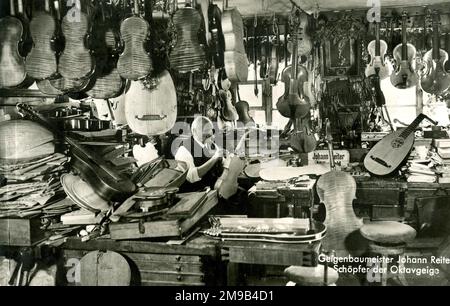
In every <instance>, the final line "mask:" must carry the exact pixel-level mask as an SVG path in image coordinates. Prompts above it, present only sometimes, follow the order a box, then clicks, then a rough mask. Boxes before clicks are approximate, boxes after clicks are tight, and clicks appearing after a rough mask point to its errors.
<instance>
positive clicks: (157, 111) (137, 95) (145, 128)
mask: <svg viewBox="0 0 450 306" xmlns="http://www.w3.org/2000/svg"><path fill="white" fill-rule="evenodd" d="M152 81H154V84H151V82H152ZM125 117H126V118H127V122H128V125H129V127H130V128H131V130H133V132H135V133H138V134H141V135H147V136H154V135H161V134H164V133H166V132H167V131H169V130H170V129H171V128H172V127H173V126H174V124H175V121H176V119H177V95H176V89H175V85H174V83H173V80H172V77H171V76H170V73H169V72H168V71H166V70H165V71H163V72H162V73H161V74H160V75H158V76H157V77H156V78H155V79H154V80H149V81H133V82H131V85H130V88H129V89H128V90H127V91H126V93H125Z"/></svg>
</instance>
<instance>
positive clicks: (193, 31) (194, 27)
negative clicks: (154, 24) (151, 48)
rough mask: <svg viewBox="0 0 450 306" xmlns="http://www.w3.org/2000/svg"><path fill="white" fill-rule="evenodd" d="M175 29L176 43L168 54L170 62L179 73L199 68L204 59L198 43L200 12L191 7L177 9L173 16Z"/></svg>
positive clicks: (203, 53) (200, 21)
mask: <svg viewBox="0 0 450 306" xmlns="http://www.w3.org/2000/svg"><path fill="white" fill-rule="evenodd" d="M173 23H174V24H175V27H176V29H177V36H178V38H177V43H176V46H175V48H174V50H173V51H172V53H171V54H170V64H171V67H172V68H173V69H175V70H176V71H178V72H180V73H186V72H193V71H196V70H200V68H202V67H203V65H204V64H205V61H206V54H205V51H204V50H203V48H202V46H201V45H200V41H199V39H198V33H199V31H200V26H201V23H202V17H201V15H200V13H199V12H198V11H197V10H196V9H194V8H191V7H184V8H180V9H179V10H177V11H176V12H175V14H174V16H173Z"/></svg>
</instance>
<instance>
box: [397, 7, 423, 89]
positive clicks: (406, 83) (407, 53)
mask: <svg viewBox="0 0 450 306" xmlns="http://www.w3.org/2000/svg"><path fill="white" fill-rule="evenodd" d="M406 22H407V13H406V12H404V13H403V16H402V43H401V44H399V45H397V47H395V48H394V51H393V53H394V58H395V62H396V69H395V71H394V72H393V73H392V74H391V83H392V85H394V86H395V87H397V88H400V89H405V88H410V87H413V86H416V85H417V82H418V80H417V75H416V72H415V71H414V62H415V60H416V48H415V47H414V46H413V45H412V44H409V43H407V40H406Z"/></svg>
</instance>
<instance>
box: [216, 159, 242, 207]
mask: <svg viewBox="0 0 450 306" xmlns="http://www.w3.org/2000/svg"><path fill="white" fill-rule="evenodd" d="M227 159H228V161H226V162H225V163H226V164H228V165H227V166H224V170H223V173H222V175H221V176H220V177H219V179H218V180H217V182H216V184H215V185H214V189H215V190H217V191H218V193H219V196H220V197H222V198H224V199H229V198H230V197H231V196H233V195H235V194H236V192H237V191H238V187H239V185H238V176H239V175H240V174H241V173H242V171H243V170H244V167H245V160H243V159H241V158H240V157H239V156H233V155H232V156H229V157H228V158H227Z"/></svg>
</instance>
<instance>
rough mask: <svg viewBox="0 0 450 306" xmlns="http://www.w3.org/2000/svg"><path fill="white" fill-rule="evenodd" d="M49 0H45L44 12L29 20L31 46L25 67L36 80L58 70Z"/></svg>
mask: <svg viewBox="0 0 450 306" xmlns="http://www.w3.org/2000/svg"><path fill="white" fill-rule="evenodd" d="M49 1H50V0H45V10H44V12H39V13H37V14H36V16H35V17H33V19H31V22H30V33H31V37H32V39H33V47H32V49H31V52H30V53H29V54H28V56H27V58H26V63H25V65H26V66H25V67H26V70H27V73H28V75H29V76H30V77H32V78H33V79H36V80H42V79H47V78H49V77H51V76H53V75H55V74H56V73H57V71H58V64H57V61H56V55H55V52H54V51H53V49H52V40H54V38H55V34H56V20H55V18H54V17H53V16H52V15H51V14H50V3H49Z"/></svg>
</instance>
